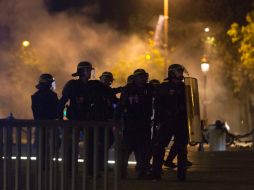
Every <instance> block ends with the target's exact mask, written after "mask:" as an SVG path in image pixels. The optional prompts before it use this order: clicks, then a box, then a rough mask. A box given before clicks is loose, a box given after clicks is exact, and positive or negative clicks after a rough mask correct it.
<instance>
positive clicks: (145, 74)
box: [133, 69, 149, 78]
mask: <svg viewBox="0 0 254 190" xmlns="http://www.w3.org/2000/svg"><path fill="white" fill-rule="evenodd" d="M140 75H143V76H146V77H147V78H148V77H149V74H148V73H147V72H146V71H145V70H144V69H136V70H135V71H134V72H133V76H134V77H136V76H140Z"/></svg>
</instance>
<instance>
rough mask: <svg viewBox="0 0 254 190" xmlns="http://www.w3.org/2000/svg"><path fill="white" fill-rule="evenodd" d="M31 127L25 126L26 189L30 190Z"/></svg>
mask: <svg viewBox="0 0 254 190" xmlns="http://www.w3.org/2000/svg"><path fill="white" fill-rule="evenodd" d="M31 139H32V128H31V127H27V144H26V146H27V161H26V189H27V190H31V150H32V145H31V144H32V143H31Z"/></svg>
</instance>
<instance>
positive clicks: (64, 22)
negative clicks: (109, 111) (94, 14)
mask: <svg viewBox="0 0 254 190" xmlns="http://www.w3.org/2000/svg"><path fill="white" fill-rule="evenodd" d="M180 2H181V5H183V4H184V3H186V1H183V0H182V1H180ZM178 3H179V2H178ZM180 7H181V9H182V8H183V6H180ZM87 9H88V8H87ZM171 10H174V11H176V10H177V7H176V5H175V4H173V5H172V7H171ZM0 14H1V16H0V23H1V24H0V34H1V37H0V40H1V41H0V86H1V93H0V117H6V116H7V115H8V114H9V112H13V113H14V116H15V117H17V118H31V117H32V114H31V108H30V104H31V100H30V96H31V95H32V94H33V93H34V92H35V90H36V89H35V85H36V83H37V80H38V77H39V75H40V74H41V73H42V72H47V73H52V74H53V76H54V77H55V79H56V86H57V93H58V95H59V97H60V96H61V90H62V88H63V85H64V84H65V83H66V82H67V81H68V80H70V79H71V78H72V77H71V73H73V72H75V71H76V65H77V63H78V62H79V61H81V60H89V61H91V62H92V63H93V65H94V67H95V68H96V78H98V76H99V75H100V74H101V73H102V72H103V71H112V72H113V74H114V75H115V79H116V81H115V84H114V85H116V86H117V85H123V84H124V83H125V82H126V81H125V80H126V78H127V76H128V75H130V74H132V72H133V70H134V69H137V68H144V69H146V70H147V72H149V74H150V78H151V79H152V78H157V79H160V80H162V79H163V78H164V76H163V74H162V73H164V71H163V59H162V56H161V53H160V51H158V50H156V49H154V48H152V47H151V43H152V41H151V39H149V35H148V37H142V38H141V37H139V36H135V35H132V36H128V35H124V34H121V33H119V32H117V31H115V30H113V29H112V28H110V27H109V26H108V25H107V24H96V23H94V22H93V21H91V20H90V19H89V18H86V17H85V16H84V14H73V13H72V14H70V13H62V14H56V15H49V14H48V13H47V11H46V10H45V8H44V6H43V3H42V2H41V1H40V0H37V1H31V0H22V1H15V0H8V1H7V0H5V1H1V2H0ZM172 14H174V13H172ZM170 15H171V12H170ZM157 19H158V15H157V16H156V17H155V18H154V20H155V21H154V22H151V25H152V26H153V27H152V28H155V26H156V22H157ZM204 26H207V25H204V24H203V23H191V24H186V23H185V22H181V21H180V20H174V19H172V20H171V19H170V25H169V27H170V28H174V30H176V31H177V30H179V31H181V32H180V33H181V34H182V33H183V32H182V31H185V32H186V33H192V34H193V35H192V37H191V38H187V39H186V36H171V33H170V36H169V42H170V43H173V45H171V44H170V45H169V47H170V48H169V49H170V54H169V57H170V61H171V63H180V64H183V65H185V66H186V68H187V70H188V71H189V73H190V75H191V76H194V77H196V78H198V80H199V89H200V100H201V101H202V94H203V77H202V73H201V70H200V58H201V56H202V54H203V52H202V51H200V49H199V48H197V46H198V44H200V41H201V40H200V39H201V38H202V35H203V34H202V32H203V27H204ZM1 28H6V31H8V30H10V36H8V32H7V33H6V32H5V33H3V32H1ZM212 30H214V28H212ZM197 31H199V32H197ZM220 32H223V31H220ZM3 34H5V35H6V36H5V37H3V36H4V35H3ZM189 36H190V35H189ZM176 37H177V38H178V39H176V40H175V41H177V40H178V43H177V44H174V38H176ZM172 38H173V39H172ZM24 40H28V41H29V42H30V45H29V46H28V47H24V46H22V41H24ZM147 55H149V57H150V59H146V57H147ZM155 62H156V63H158V64H155ZM221 64H222V62H221V60H219V59H218V58H213V59H212V60H211V70H210V71H209V73H208V89H207V97H208V99H209V100H210V101H211V103H210V104H209V106H208V117H209V121H210V122H213V121H214V120H216V119H225V120H227V121H228V123H229V125H230V126H231V128H233V129H234V128H235V129H238V128H237V127H238V115H239V113H238V112H237V111H236V110H237V102H236V101H235V100H234V99H233V98H232V93H231V92H228V91H227V90H226V88H225V87H224V84H223V82H222V79H221V76H222V75H223V72H221V70H220V68H221ZM201 101H200V102H201ZM225 102H227V103H225ZM201 108H202V105H201Z"/></svg>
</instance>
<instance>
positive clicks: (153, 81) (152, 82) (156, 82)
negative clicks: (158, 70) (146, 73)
mask: <svg viewBox="0 0 254 190" xmlns="http://www.w3.org/2000/svg"><path fill="white" fill-rule="evenodd" d="M149 83H150V84H152V85H158V84H160V81H159V80H157V79H152V80H150V81H149Z"/></svg>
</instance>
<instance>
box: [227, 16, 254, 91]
mask: <svg viewBox="0 0 254 190" xmlns="http://www.w3.org/2000/svg"><path fill="white" fill-rule="evenodd" d="M246 21H247V24H246V25H242V26H241V25H239V24H238V23H233V24H232V25H231V27H230V29H229V30H228V32H227V34H228V35H229V37H230V38H231V42H232V43H233V44H234V45H235V47H236V48H237V51H238V53H239V57H240V58H239V60H232V62H231V64H229V65H230V66H231V68H230V70H231V78H232V80H233V82H234V92H239V91H240V90H242V89H245V88H248V90H252V89H253V87H254V83H253V82H254V11H253V12H250V13H248V14H247V16H246Z"/></svg>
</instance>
